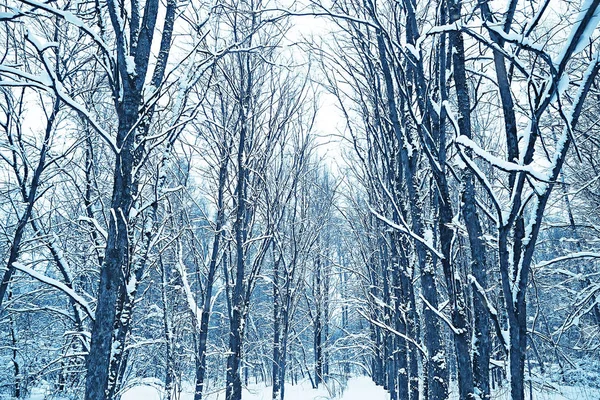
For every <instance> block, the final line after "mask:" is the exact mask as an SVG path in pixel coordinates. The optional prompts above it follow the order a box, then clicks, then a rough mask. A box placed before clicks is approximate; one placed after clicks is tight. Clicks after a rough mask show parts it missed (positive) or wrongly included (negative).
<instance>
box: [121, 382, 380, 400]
mask: <svg viewBox="0 0 600 400" xmlns="http://www.w3.org/2000/svg"><path fill="white" fill-rule="evenodd" d="M285 398H286V400H327V399H336V400H337V399H339V400H388V399H389V394H388V392H387V391H385V390H384V389H383V388H381V387H379V386H376V385H375V384H374V383H373V381H371V379H369V378H367V377H356V378H352V379H350V380H349V381H348V385H347V387H346V390H344V392H343V393H337V394H336V393H333V388H331V391H330V390H327V388H325V387H321V388H319V389H317V390H314V389H312V387H311V386H310V383H309V382H302V383H301V384H298V385H286V386H285ZM191 399H193V395H192V394H186V393H182V396H181V399H180V400H191ZM224 399H225V391H220V392H217V393H212V395H210V396H208V398H207V400H224ZM121 400H161V393H160V391H159V390H158V389H155V388H153V387H151V386H136V387H133V388H131V389H130V390H128V391H126V392H125V393H124V394H123V396H122V398H121ZM242 400H271V387H268V386H264V385H249V387H248V388H247V389H244V392H243V395H242Z"/></svg>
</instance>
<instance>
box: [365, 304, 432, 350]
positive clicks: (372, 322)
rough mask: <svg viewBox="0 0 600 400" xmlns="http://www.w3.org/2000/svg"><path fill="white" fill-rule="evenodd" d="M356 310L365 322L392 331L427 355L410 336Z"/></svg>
mask: <svg viewBox="0 0 600 400" xmlns="http://www.w3.org/2000/svg"><path fill="white" fill-rule="evenodd" d="M357 312H358V313H359V314H360V315H361V316H362V317H363V318H364V319H366V320H367V322H369V323H371V324H373V325H376V326H378V327H380V328H382V329H385V330H387V331H389V332H390V333H393V334H394V335H396V336H398V337H401V338H402V339H404V340H406V341H407V342H409V343H410V344H412V345H413V346H415V347H416V348H417V349H418V350H419V351H420V352H421V353H423V354H424V355H427V350H425V348H424V347H423V346H421V345H420V344H419V343H417V341H416V340H415V339H413V338H411V337H408V336H406V335H405V334H403V333H400V332H398V331H397V330H395V329H394V328H392V327H391V326H388V325H386V324H384V323H383V322H379V321H376V320H374V319H373V318H371V317H369V316H368V315H366V314H365V313H364V311H362V310H360V309H358V310H357Z"/></svg>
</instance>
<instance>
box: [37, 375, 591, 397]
mask: <svg viewBox="0 0 600 400" xmlns="http://www.w3.org/2000/svg"><path fill="white" fill-rule="evenodd" d="M156 384H157V386H159V384H160V383H159V382H156ZM285 390H286V392H285V398H286V400H388V399H389V394H388V392H387V391H386V390H384V389H383V388H382V387H380V386H376V385H375V384H374V383H373V381H372V380H371V379H369V378H367V377H355V378H351V379H350V380H349V381H348V383H347V386H346V388H345V389H344V390H343V391H341V390H339V386H338V387H337V390H336V388H334V387H330V388H329V389H328V388H326V387H321V388H319V389H317V390H314V389H312V387H311V386H310V383H309V382H303V383H301V384H298V385H286V387H285ZM452 392H453V393H452V394H451V399H452V400H454V399H458V396H457V394H456V390H452ZM46 393H48V391H47V390H44V389H42V388H38V390H36V391H35V392H34V393H33V394H32V396H31V397H30V398H29V400H45V399H52V400H57V398H56V397H52V396H48V395H47V394H46ZM193 397H194V396H193V394H192V393H191V391H189V392H186V391H184V392H183V393H182V394H181V397H180V398H179V400H192V399H193ZM205 398H206V399H207V400H224V399H225V391H224V390H221V391H216V392H213V393H211V394H210V395H209V396H208V397H205ZM526 398H527V399H529V390H528V391H527V393H526ZM162 399H163V396H162V392H161V390H160V389H159V388H158V387H155V386H153V385H152V384H151V382H150V381H148V382H147V384H139V385H137V386H133V387H132V388H130V389H129V390H127V391H126V392H125V393H124V394H123V396H122V398H121V400H162ZM493 399H494V400H509V399H510V395H509V394H508V388H504V389H503V390H500V391H497V392H496V393H495V394H494V396H493ZM533 399H534V400H599V399H600V389H593V388H586V387H581V386H579V387H570V386H562V387H560V388H559V387H555V388H552V387H546V388H544V389H541V388H538V389H537V390H536V389H535V388H534V394H533ZM242 400H271V387H269V386H265V385H262V384H259V385H249V387H248V388H245V389H244V392H243V396H242Z"/></svg>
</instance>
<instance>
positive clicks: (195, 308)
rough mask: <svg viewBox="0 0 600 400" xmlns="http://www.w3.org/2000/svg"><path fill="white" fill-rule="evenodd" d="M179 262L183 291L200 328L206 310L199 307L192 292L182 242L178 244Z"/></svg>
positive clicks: (178, 267) (176, 264)
mask: <svg viewBox="0 0 600 400" xmlns="http://www.w3.org/2000/svg"><path fill="white" fill-rule="evenodd" d="M177 253H178V254H177V262H176V263H175V268H176V269H177V272H178V273H179V276H180V277H181V283H182V285H183V291H184V292H185V296H186V299H187V304H188V308H189V309H190V312H191V313H192V315H193V316H194V318H195V321H194V323H195V324H196V327H197V328H200V326H201V321H202V313H203V312H204V310H203V309H202V308H200V307H198V304H197V303H196V299H195V298H194V293H193V292H192V288H191V287H190V283H189V282H188V279H187V272H186V270H185V264H184V263H183V249H182V248H181V244H179V243H178V244H177Z"/></svg>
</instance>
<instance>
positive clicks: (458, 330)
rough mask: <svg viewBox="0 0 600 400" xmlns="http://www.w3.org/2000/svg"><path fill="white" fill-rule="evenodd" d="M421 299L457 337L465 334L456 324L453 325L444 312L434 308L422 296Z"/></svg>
mask: <svg viewBox="0 0 600 400" xmlns="http://www.w3.org/2000/svg"><path fill="white" fill-rule="evenodd" d="M419 297H420V298H421V300H423V303H425V305H426V306H427V308H429V309H430V310H431V311H433V312H434V313H435V315H437V316H438V317H440V319H441V320H442V321H444V322H445V323H446V325H448V327H450V329H451V330H452V332H454V333H455V334H456V335H462V334H463V333H465V332H464V330H463V329H459V328H457V327H455V326H454V324H453V323H452V321H450V319H448V317H447V316H445V315H444V313H443V312H441V311H440V310H438V309H437V308H435V307H434V306H432V305H431V303H429V302H428V301H427V300H426V299H425V297H423V295H422V294H420V295H419Z"/></svg>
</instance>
